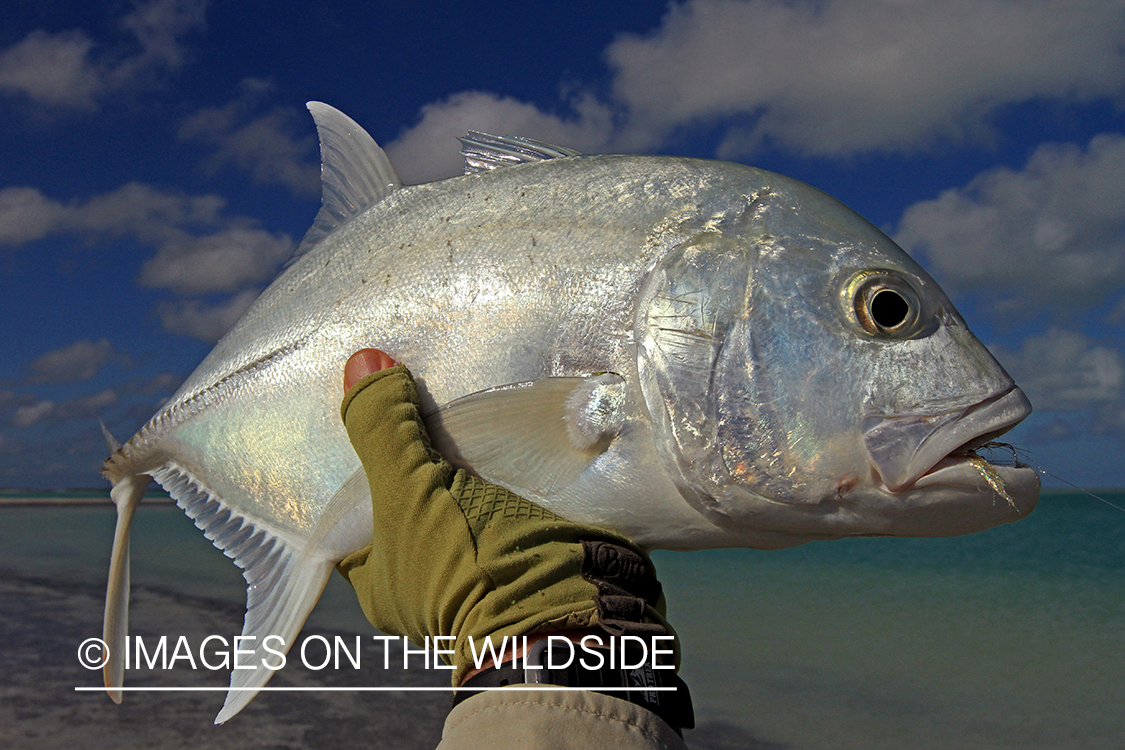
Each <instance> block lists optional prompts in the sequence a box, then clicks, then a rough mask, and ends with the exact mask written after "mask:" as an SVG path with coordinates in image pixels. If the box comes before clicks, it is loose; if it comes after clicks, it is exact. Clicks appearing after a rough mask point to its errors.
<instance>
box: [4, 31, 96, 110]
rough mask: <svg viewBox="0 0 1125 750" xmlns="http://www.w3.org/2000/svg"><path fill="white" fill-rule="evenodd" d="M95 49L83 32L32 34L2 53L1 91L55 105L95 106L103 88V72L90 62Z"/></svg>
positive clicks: (37, 32) (34, 32)
mask: <svg viewBox="0 0 1125 750" xmlns="http://www.w3.org/2000/svg"><path fill="white" fill-rule="evenodd" d="M93 46H94V43H93V41H91V40H90V38H89V37H87V36H86V35H85V34H83V33H82V32H80V31H68V32H63V33H61V34H48V33H46V32H43V31H33V32H31V33H30V34H28V35H27V37H25V38H24V39H23V41H21V42H19V43H17V44H15V45H13V46H11V47H9V48H8V49H6V50H4V51H3V52H0V91H7V92H9V93H22V94H24V95H26V96H27V97H29V98H30V99H32V100H33V101H37V102H39V103H41V104H48V105H52V106H67V107H76V108H89V107H93V106H94V97H95V95H96V94H98V93H99V91H100V90H101V89H102V86H103V84H102V73H101V72H100V71H98V70H97V69H96V68H95V67H94V66H93V65H92V64H91V62H90V59H89V54H90V50H91V48H93Z"/></svg>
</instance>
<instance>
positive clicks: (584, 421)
mask: <svg viewBox="0 0 1125 750" xmlns="http://www.w3.org/2000/svg"><path fill="white" fill-rule="evenodd" d="M624 393H625V390H624V381H623V380H622V379H621V377H620V376H618V375H615V374H613V373H603V374H600V375H593V376H590V377H568V378H544V379H542V380H533V381H530V382H527V383H515V384H512V385H506V386H500V387H499V388H491V389H489V390H486V391H480V392H478V393H473V394H470V395H468V396H464V397H462V398H459V399H457V400H455V401H452V402H450V403H448V404H446V405H445V406H443V407H441V409H439V410H438V411H436V412H434V413H432V414H429V415H427V416H426V426H427V427H428V428H429V432H430V436H431V438H432V440H433V442H434V447H435V448H437V449H438V451H440V452H441V453H442V455H444V456H445V457H446V458H448V459H449V460H450V461H451V462H452V463H454V464H455V465H459V466H462V467H466V468H471V469H472V470H473V471H475V472H476V473H478V474H480V475H481V476H482V477H483V478H485V479H487V480H488V481H490V482H494V483H496V484H500V485H502V486H504V487H507V488H509V489H511V490H513V491H515V492H517V493H520V494H524V495H526V496H529V497H536V496H539V497H544V496H549V495H552V494H554V493H557V492H558V491H559V490H561V489H563V488H565V487H567V486H568V485H570V484H573V483H574V482H575V481H577V480H578V478H579V476H580V475H581V474H582V472H584V471H585V470H586V469H587V467H589V466H590V464H591V463H592V462H593V461H594V460H595V459H597V457H598V456H600V455H601V454H602V453H604V452H605V450H606V449H607V448H608V447H609V444H610V443H611V442H612V440H613V438H614V437H615V436H616V435H617V433H618V432H619V430H620V429H621V427H622V425H623V421H624V417H623V412H624V410H623V404H624Z"/></svg>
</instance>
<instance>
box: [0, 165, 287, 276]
mask: <svg viewBox="0 0 1125 750" xmlns="http://www.w3.org/2000/svg"><path fill="white" fill-rule="evenodd" d="M224 208H225V201H224V200H223V199H222V198H219V197H218V196H213V195H204V196H189V195H184V194H181V193H173V192H166V191H161V190H157V189H155V188H153V187H151V186H148V185H142V184H139V183H129V184H127V185H124V186H122V187H120V188H118V189H117V190H114V191H111V192H109V193H104V194H102V195H97V196H94V197H93V198H90V199H89V200H87V201H86V202H84V203H82V202H78V203H71V204H64V203H61V202H59V201H55V200H52V199H50V198H47V197H45V196H43V195H42V194H41V193H40V192H39V191H37V190H35V189H33V188H6V189H4V190H0V245H4V244H8V245H20V244H23V243H26V242H30V241H34V240H37V239H42V238H44V237H47V236H50V235H53V234H77V235H79V236H82V237H84V238H86V239H88V240H91V241H99V240H102V241H104V240H105V239H108V238H115V237H130V238H133V239H136V240H139V241H141V242H144V243H147V244H151V245H152V246H154V247H155V248H156V249H157V253H156V255H155V256H154V257H152V258H151V259H149V260H148V261H147V262H146V263H145V264H144V266H143V267H142V269H141V273H140V278H139V280H140V282H141V283H142V284H144V285H146V286H152V287H165V288H169V289H171V290H172V291H174V292H176V293H178V294H207V293H211V292H230V291H234V290H236V289H238V288H240V287H243V286H245V285H247V284H252V283H256V282H259V281H262V280H264V279H267V278H269V277H271V276H272V275H273V274H274V273H275V272H276V271H277V268H278V266H279V265H281V263H282V262H283V261H284V260H285V259H286V258H288V257H289V256H290V255H291V254H292V252H293V248H294V243H293V240H292V238H291V237H289V235H287V234H276V233H271V232H268V231H266V230H264V229H262V228H261V227H260V226H258V224H257V222H256V221H255V220H253V219H250V218H247V217H239V216H225V215H224V214H223V209H224Z"/></svg>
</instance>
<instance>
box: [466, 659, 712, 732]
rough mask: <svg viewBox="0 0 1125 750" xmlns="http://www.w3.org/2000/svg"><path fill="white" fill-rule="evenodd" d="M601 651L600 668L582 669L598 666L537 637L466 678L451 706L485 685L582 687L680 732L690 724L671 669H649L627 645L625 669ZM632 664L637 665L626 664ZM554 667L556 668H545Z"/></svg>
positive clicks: (686, 699)
mask: <svg viewBox="0 0 1125 750" xmlns="http://www.w3.org/2000/svg"><path fill="white" fill-rule="evenodd" d="M600 653H601V654H602V655H603V658H602V664H601V666H600V668H597V669H587V668H586V667H587V666H597V664H596V662H597V661H598V660H597V659H596V658H591V654H589V653H584V652H582V651H581V650H576V649H574V648H571V647H568V646H567V645H566V644H560V643H556V642H555V641H554V639H548V640H541V641H537V642H536V643H534V644H533V645H532V646H531V648H530V649H529V650H528V652H527V655H526V657H521V658H520V659H516V660H515V661H514V662H506V663H504V664H502V665H500V666H498V667H493V668H492V669H487V670H485V671H483V672H481V673H480V674H477V675H474V676H473V677H471V678H470V679H468V680H466V681H465V684H463V685H462V686H461V687H460V688H458V690H457V692H456V693H454V695H453V705H454V706H456V705H457V704H459V703H460V702H461V701H463V700H465V699H467V698H471V697H472V696H474V695H476V694H477V693H478V692H481V690H482V689H487V688H498V687H506V686H508V685H542V686H543V687H544V688H549V687H550V686H552V685H557V686H561V687H575V688H583V689H586V690H591V691H593V692H595V693H604V694H606V695H611V696H613V697H614V698H620V699H621V700H626V701H629V702H631V703H635V704H637V705H638V706H640V707H642V708H645V709H647V710H649V711H651V712H653V713H654V714H656V715H657V716H659V717H660V718H661V719H663V720H664V722H665V723H666V724H668V726H670V727H672V729H674V730H676V733H677V734H680V735H681V736H682V735H683V731H682V730H684V729H691V728H693V727H694V726H695V713H694V711H693V710H692V705H691V693H690V692H689V691H688V686H687V684H686V683H685V682H684V681H683V680H681V679H680V678H679V676H678V675H676V674H675V672H674V671H673V670H671V669H653V668H652V662H651V660H646V659H644V658H643V657H644V656H645V654H643V652H641V651H640V650H637V649H635V648H633V647H631V646H628V647H626V648H625V650H624V658H622V659H621V662H622V663H624V664H625V665H627V666H626V667H621V666H620V665H619V664H617V661H616V660H615V661H614V662H613V664H614V666H613V667H611V666H610V653H609V652H608V651H601V652H600ZM583 661H585V664H583ZM634 664H639V665H640V666H638V667H635V668H629V667H630V666H631V665H634ZM555 665H559V666H561V668H557V667H556V668H550V667H552V666H555ZM562 665H565V666H562Z"/></svg>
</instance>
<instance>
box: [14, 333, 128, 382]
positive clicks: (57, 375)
mask: <svg viewBox="0 0 1125 750" xmlns="http://www.w3.org/2000/svg"><path fill="white" fill-rule="evenodd" d="M113 354H114V351H113V345H112V344H111V343H109V339H100V340H98V341H90V340H88V339H83V340H81V341H75V342H74V343H73V344H70V345H69V346H64V347H62V348H61V349H53V350H51V351H49V352H46V353H45V354H41V355H39V356H38V357H36V358H35V359H33V360H32V361H31V362H29V363H28V365H27V369H28V370H29V371H30V372H31V378H30V380H31V382H35V383H73V382H77V381H79V380H89V379H90V378H92V377H94V376H95V375H97V374H98V372H99V371H100V370H101V369H102V366H104V365H105V364H106V363H107V362H109V360H110V358H111V357H113Z"/></svg>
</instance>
